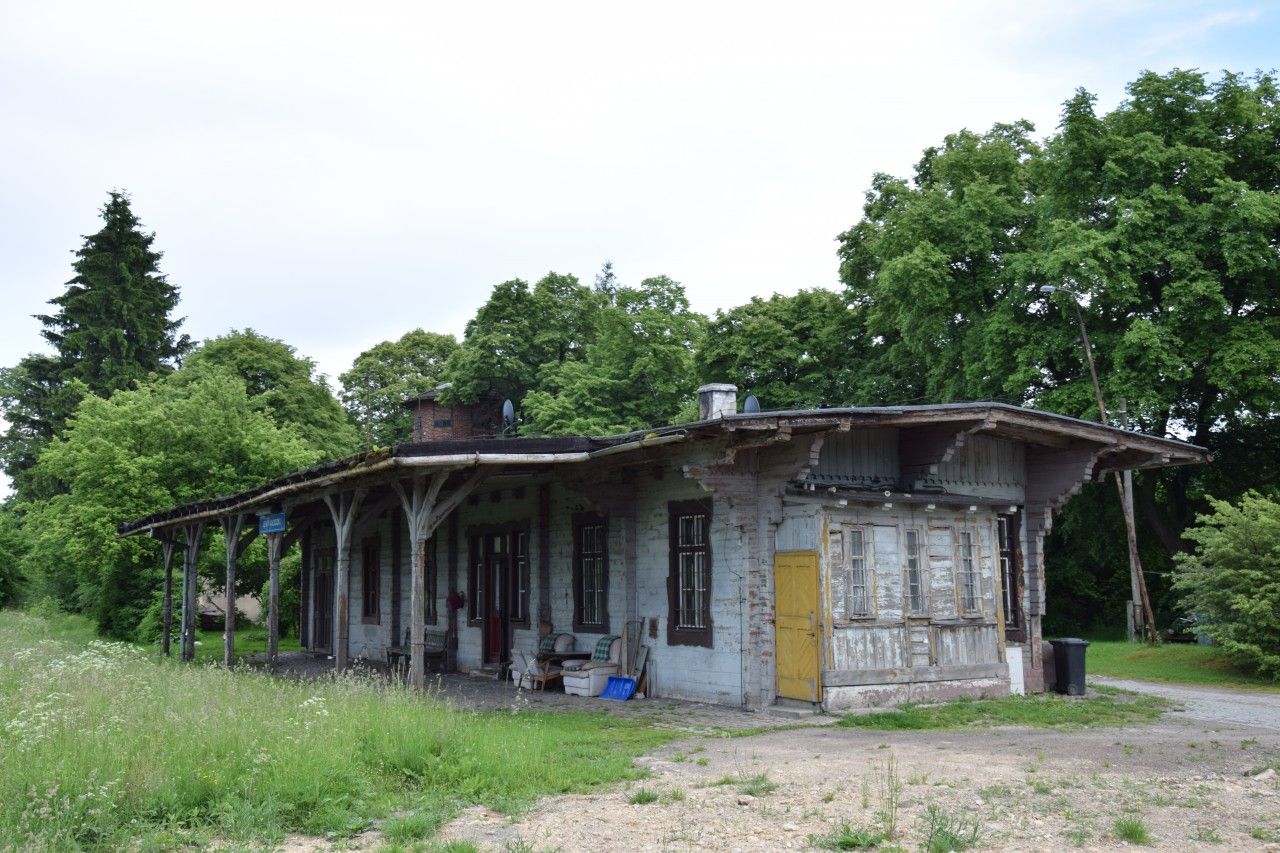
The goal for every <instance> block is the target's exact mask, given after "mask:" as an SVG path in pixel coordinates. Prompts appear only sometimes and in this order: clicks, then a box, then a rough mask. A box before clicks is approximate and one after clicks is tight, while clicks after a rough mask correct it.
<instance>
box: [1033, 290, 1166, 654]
mask: <svg viewBox="0 0 1280 853" xmlns="http://www.w3.org/2000/svg"><path fill="white" fill-rule="evenodd" d="M1056 290H1061V291H1063V292H1064V293H1068V294H1070V295H1071V304H1072V305H1074V306H1075V309H1076V319H1077V320H1078V321H1079V323H1080V340H1081V341H1082V342H1083V343H1084V357H1085V361H1086V362H1087V363H1088V365H1089V378H1090V379H1092V380H1093V395H1094V399H1095V400H1096V401H1097V403H1098V420H1099V421H1101V422H1102V424H1103V426H1109V423H1108V420H1107V406H1106V403H1104V402H1103V400H1102V386H1101V385H1100V384H1099V383H1098V370H1097V368H1096V367H1095V366H1094V362H1093V347H1091V346H1090V345H1089V332H1088V331H1086V329H1085V325H1084V311H1082V310H1081V309H1080V301H1079V299H1077V298H1076V292H1075V291H1074V290H1072V289H1071V288H1069V287H1064V286H1061V285H1053V284H1046V285H1044V286H1043V287H1041V288H1040V292H1041V293H1043V294H1044V295H1046V296H1051V295H1052V294H1053V292H1054V291H1056ZM1120 419H1121V427H1122V428H1123V427H1126V426H1128V423H1129V413H1128V408H1127V406H1126V405H1125V403H1123V402H1122V403H1121V404H1120ZM1111 473H1112V476H1113V479H1114V480H1115V483H1116V490H1117V491H1119V493H1120V509H1121V514H1122V515H1123V516H1124V532H1125V537H1126V538H1127V539H1128V545H1129V586H1130V594H1131V595H1132V596H1133V600H1132V601H1131V602H1130V603H1129V604H1128V605H1127V606H1126V608H1125V611H1126V612H1125V623H1126V624H1127V625H1128V626H1129V639H1130V641H1132V642H1137V640H1138V637H1139V636H1140V635H1141V633H1142V632H1141V631H1140V630H1139V626H1138V624H1137V623H1138V621H1139V614H1138V613H1137V612H1136V610H1137V608H1136V607H1135V606H1134V604H1133V602H1136V601H1141V602H1142V614H1141V615H1142V617H1143V618H1142V621H1144V622H1145V623H1146V634H1147V639H1149V640H1150V641H1151V642H1153V643H1154V642H1156V641H1157V637H1156V619H1155V615H1154V614H1153V613H1152V611H1151V599H1150V597H1148V595H1147V579H1146V577H1145V576H1144V575H1143V572H1142V559H1141V557H1139V556H1138V528H1137V525H1136V524H1135V523H1134V520H1133V473H1132V472H1131V471H1128V470H1126V471H1125V472H1124V476H1123V477H1121V475H1120V472H1119V471H1113V472H1111Z"/></svg>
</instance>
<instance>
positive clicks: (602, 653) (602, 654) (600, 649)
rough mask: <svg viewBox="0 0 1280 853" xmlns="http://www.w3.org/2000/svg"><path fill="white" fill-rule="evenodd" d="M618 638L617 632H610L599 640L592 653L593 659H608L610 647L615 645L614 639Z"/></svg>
mask: <svg viewBox="0 0 1280 853" xmlns="http://www.w3.org/2000/svg"><path fill="white" fill-rule="evenodd" d="M616 639H618V635H617V634H609V635H608V636H605V637H601V638H600V639H599V640H597V641H596V650H595V651H594V652H592V653H591V659H592V660H606V661H607V660H608V659H609V647H610V646H612V645H613V641H614V640H616Z"/></svg>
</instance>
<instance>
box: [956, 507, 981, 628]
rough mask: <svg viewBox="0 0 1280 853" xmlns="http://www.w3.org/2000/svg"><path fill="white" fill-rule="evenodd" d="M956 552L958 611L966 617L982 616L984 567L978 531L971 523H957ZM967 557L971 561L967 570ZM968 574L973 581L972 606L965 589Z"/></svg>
mask: <svg viewBox="0 0 1280 853" xmlns="http://www.w3.org/2000/svg"><path fill="white" fill-rule="evenodd" d="M966 540H968V550H969V554H968V556H967V557H966V556H965V541H966ZM955 552H956V556H955V582H956V612H957V613H959V614H960V615H961V616H963V617H966V618H969V617H973V616H980V615H981V614H982V567H981V564H980V554H979V550H978V536H977V532H976V531H975V530H974V529H973V527H972V526H971V525H967V524H957V525H956V526H955ZM966 559H967V560H968V561H969V566H970V568H969V569H968V570H967V571H966V569H965V561H966ZM966 575H968V576H969V578H970V580H971V581H972V587H973V588H972V606H970V601H969V600H968V597H967V593H966V591H965V590H966V586H967V584H966V580H965V576H966Z"/></svg>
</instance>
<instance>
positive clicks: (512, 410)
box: [502, 400, 516, 430]
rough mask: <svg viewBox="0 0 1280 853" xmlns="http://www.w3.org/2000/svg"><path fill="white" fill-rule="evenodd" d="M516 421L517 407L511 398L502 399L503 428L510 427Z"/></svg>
mask: <svg viewBox="0 0 1280 853" xmlns="http://www.w3.org/2000/svg"><path fill="white" fill-rule="evenodd" d="M515 423H516V407H515V406H513V405H512V404H511V401H510V400H503V401H502V428H503V429H504V430H507V429H510V428H511V427H513V426H515Z"/></svg>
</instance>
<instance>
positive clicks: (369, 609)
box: [360, 538, 382, 625]
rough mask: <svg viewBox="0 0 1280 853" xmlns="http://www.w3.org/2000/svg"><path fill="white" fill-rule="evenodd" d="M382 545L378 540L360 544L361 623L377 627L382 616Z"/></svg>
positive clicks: (368, 540)
mask: <svg viewBox="0 0 1280 853" xmlns="http://www.w3.org/2000/svg"><path fill="white" fill-rule="evenodd" d="M380 544H381V543H380V542H379V541H378V540H377V539H376V538H371V539H365V540H364V541H362V542H361V543H360V546H361V547H360V599H361V602H362V606H361V608H360V616H361V621H363V622H366V623H369V624H372V625H376V624H378V619H379V618H380V615H381V603H382V565H381V561H380V559H379V552H380V550H381V549H380V548H379V545H380Z"/></svg>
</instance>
